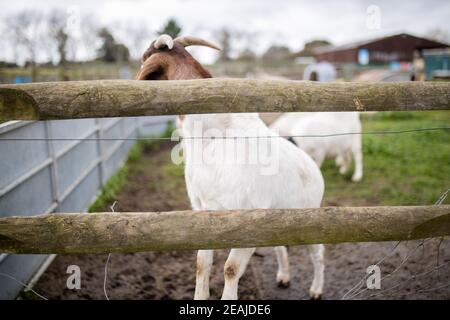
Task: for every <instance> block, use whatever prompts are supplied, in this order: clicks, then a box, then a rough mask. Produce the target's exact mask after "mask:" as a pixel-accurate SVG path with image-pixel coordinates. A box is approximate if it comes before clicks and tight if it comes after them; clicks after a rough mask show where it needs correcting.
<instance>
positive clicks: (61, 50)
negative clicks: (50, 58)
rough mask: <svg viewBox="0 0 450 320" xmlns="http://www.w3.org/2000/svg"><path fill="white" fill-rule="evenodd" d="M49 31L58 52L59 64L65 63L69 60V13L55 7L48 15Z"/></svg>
mask: <svg viewBox="0 0 450 320" xmlns="http://www.w3.org/2000/svg"><path fill="white" fill-rule="evenodd" d="M47 23H48V31H49V35H50V37H51V39H52V40H53V41H52V42H54V46H55V47H56V51H57V52H58V56H59V57H58V58H59V59H58V64H59V65H64V64H65V63H66V62H67V42H68V40H69V35H68V33H67V31H66V25H67V13H66V12H64V11H62V10H58V9H55V10H53V11H52V12H51V13H50V15H49V16H48V21H47Z"/></svg>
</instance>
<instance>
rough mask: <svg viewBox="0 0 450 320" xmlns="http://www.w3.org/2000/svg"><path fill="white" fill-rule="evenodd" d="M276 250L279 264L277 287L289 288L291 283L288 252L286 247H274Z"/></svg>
mask: <svg viewBox="0 0 450 320" xmlns="http://www.w3.org/2000/svg"><path fill="white" fill-rule="evenodd" d="M274 249H275V254H276V256H277V262H278V271H277V285H278V287H280V288H287V287H289V283H290V281H291V275H290V272H289V256H288V251H287V248H286V247H285V246H279V247H274Z"/></svg>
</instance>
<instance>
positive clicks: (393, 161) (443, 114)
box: [322, 111, 450, 206]
mask: <svg viewBox="0 0 450 320" xmlns="http://www.w3.org/2000/svg"><path fill="white" fill-rule="evenodd" d="M361 120H362V126H363V131H391V130H406V129H414V128H425V127H442V126H450V112H448V111H429V112H387V113H381V112H380V113H376V114H374V115H363V116H362V117H361ZM363 154H364V178H363V181H361V182H359V183H354V182H351V181H350V177H351V173H349V174H348V175H346V176H341V175H340V174H339V172H338V169H337V168H336V167H335V165H334V161H332V160H327V161H326V162H325V163H324V165H323V167H322V173H323V175H324V179H325V197H324V200H325V204H327V203H328V204H330V203H331V204H335V203H336V204H337V205H340V206H343V205H430V204H433V203H434V202H435V201H436V200H437V198H438V197H439V196H440V195H441V194H442V193H443V192H444V191H446V190H447V189H448V188H450V179H449V178H450V165H449V164H450V131H449V130H445V131H444V130H442V131H424V132H414V133H402V134H394V135H363ZM446 202H447V203H448V202H449V200H448V199H447V201H446Z"/></svg>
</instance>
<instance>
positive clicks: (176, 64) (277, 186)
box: [136, 35, 324, 299]
mask: <svg viewBox="0 0 450 320" xmlns="http://www.w3.org/2000/svg"><path fill="white" fill-rule="evenodd" d="M189 45H203V46H208V47H212V48H216V49H217V47H216V46H215V45H213V44H211V43H209V42H207V41H204V40H201V39H198V38H192V37H181V38H177V39H175V40H172V38H171V37H170V36H167V35H162V36H160V37H159V38H158V39H157V40H156V41H155V42H153V43H152V44H151V46H150V48H149V49H147V51H146V52H145V53H144V56H143V65H142V68H141V70H140V71H139V73H138V75H137V77H136V78H137V79H138V80H183V79H201V78H211V75H210V74H209V72H208V71H207V70H205V69H204V68H203V67H202V66H201V65H200V64H199V63H198V62H197V61H196V60H195V59H194V58H193V57H192V56H191V55H190V54H189V53H188V52H187V51H186V50H185V47H186V46H189ZM178 123H179V125H180V126H181V131H182V136H184V137H199V136H202V137H211V136H221V137H227V136H228V137H230V136H241V137H258V136H259V137H268V138H245V139H242V138H239V139H200V140H199V139H183V153H184V157H185V179H186V187H187V191H188V196H189V199H190V201H191V205H192V208H193V209H194V210H233V209H269V208H317V207H320V203H321V201H322V197H323V192H324V182H323V178H322V175H321V173H320V169H319V168H318V166H317V165H316V163H315V162H314V161H313V160H312V159H311V158H310V157H309V156H308V155H307V154H306V153H305V152H303V151H302V150H301V149H299V148H297V147H295V146H294V145H293V144H292V143H290V142H288V141H287V140H285V139H282V138H280V137H279V136H278V135H277V134H275V133H273V132H272V131H271V130H270V129H269V128H268V127H267V126H266V125H265V124H264V123H263V121H262V120H261V119H260V118H259V116H258V114H203V115H182V116H180V117H179V119H178ZM199 130H200V132H199ZM226 141H232V142H234V143H226ZM255 145H257V146H258V147H259V146H261V145H268V148H267V149H265V150H261V149H256V150H253V149H251V148H250V147H251V146H255ZM266 150H271V152H272V153H273V152H274V151H276V154H275V155H276V156H271V157H269V158H268V159H265V160H266V161H265V162H264V163H263V162H262V161H261V158H259V161H256V162H252V161H250V159H251V158H254V157H255V156H257V157H260V156H261V155H262V153H264V152H265V151H266ZM253 151H257V153H258V154H255V153H254V152H253ZM236 156H238V157H240V158H241V160H242V159H243V160H244V161H240V162H239V161H236ZM257 159H258V158H257ZM196 160H200V161H199V162H197V161H196ZM267 169H269V171H270V170H272V172H265V170H267ZM242 227H243V228H244V227H245V226H242ZM308 247H309V249H310V256H311V260H312V262H313V266H314V279H313V281H312V285H311V288H310V296H311V298H313V299H318V298H320V296H321V294H322V289H323V277H324V261H323V255H324V246H323V245H321V244H317V245H310V246H308ZM254 251H255V248H245V249H231V251H230V254H229V256H228V259H227V261H226V263H225V266H224V277H225V287H224V290H223V294H222V299H237V297H238V281H239V279H240V277H241V276H242V275H243V274H244V271H245V269H246V267H247V264H248V262H249V260H250V258H251V256H252V255H253V253H254ZM275 252H276V256H277V260H278V263H279V267H278V272H277V281H278V282H279V284H282V285H285V286H286V285H288V284H289V281H290V274H289V262H288V253H287V250H286V248H285V247H283V246H279V247H275ZM212 263H213V250H199V251H198V254H197V278H196V287H195V299H207V298H208V297H209V277H210V272H211V266H212Z"/></svg>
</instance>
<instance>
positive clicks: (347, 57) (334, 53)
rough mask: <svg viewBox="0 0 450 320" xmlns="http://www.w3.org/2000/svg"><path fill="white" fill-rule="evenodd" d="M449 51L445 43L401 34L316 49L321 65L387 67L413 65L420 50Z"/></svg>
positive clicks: (316, 56)
mask: <svg viewBox="0 0 450 320" xmlns="http://www.w3.org/2000/svg"><path fill="white" fill-rule="evenodd" d="M448 47H449V45H448V44H445V43H441V42H437V41H434V40H430V39H426V38H420V37H416V36H413V35H410V34H406V33H400V34H396V35H392V36H388V37H381V38H376V39H370V40H364V41H359V42H353V43H349V44H346V45H342V46H326V47H320V48H318V49H316V51H315V55H314V57H315V58H316V60H317V61H319V62H320V61H328V62H333V63H337V64H346V63H349V64H354V63H355V64H361V65H368V64H371V65H379V64H384V65H385V64H389V63H392V62H412V61H413V56H414V52H415V51H417V50H418V51H423V50H426V49H438V48H448Z"/></svg>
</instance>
